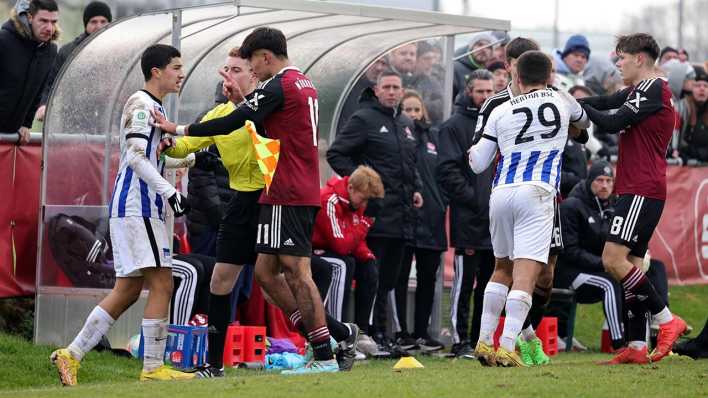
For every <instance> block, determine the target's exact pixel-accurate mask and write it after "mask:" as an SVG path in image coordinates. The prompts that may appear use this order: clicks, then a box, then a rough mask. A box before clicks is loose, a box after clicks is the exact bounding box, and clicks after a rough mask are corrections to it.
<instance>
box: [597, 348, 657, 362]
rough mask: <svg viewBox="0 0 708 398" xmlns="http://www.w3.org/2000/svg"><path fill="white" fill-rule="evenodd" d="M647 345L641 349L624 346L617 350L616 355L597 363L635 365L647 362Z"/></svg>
mask: <svg viewBox="0 0 708 398" xmlns="http://www.w3.org/2000/svg"><path fill="white" fill-rule="evenodd" d="M647 352H648V350H647V347H646V346H645V347H644V348H642V349H639V350H637V349H635V348H631V347H625V348H621V349H619V350H617V355H615V357H614V358H612V359H610V360H609V361H605V362H600V363H598V365H621V364H629V363H634V364H637V365H644V364H647V363H649V357H648V356H647Z"/></svg>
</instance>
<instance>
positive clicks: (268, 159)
mask: <svg viewBox="0 0 708 398" xmlns="http://www.w3.org/2000/svg"><path fill="white" fill-rule="evenodd" d="M246 129H247V130H248V133H249V134H250V135H251V141H253V148H254V149H255V151H256V160H257V161H258V168H260V169H261V173H263V179H264V180H265V186H266V193H268V191H269V190H270V184H271V183H272V182H273V176H274V175H275V169H276V168H277V167H278V159H279V158H280V140H274V139H271V138H266V137H263V136H261V135H259V134H258V132H257V131H256V126H255V125H254V124H253V123H252V122H251V121H248V122H246Z"/></svg>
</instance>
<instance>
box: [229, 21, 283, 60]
mask: <svg viewBox="0 0 708 398" xmlns="http://www.w3.org/2000/svg"><path fill="white" fill-rule="evenodd" d="M258 50H270V51H271V52H272V53H273V54H275V56H276V57H278V58H287V57H288V45H287V42H286V40H285V35H284V34H283V32H281V31H280V30H278V29H275V28H269V27H267V26H262V27H260V28H256V29H255V30H254V31H253V32H251V33H250V34H249V35H248V36H246V39H245V40H244V41H243V43H242V44H241V48H240V49H239V52H240V53H241V58H244V59H250V58H251V56H252V55H253V53H254V52H256V51H258Z"/></svg>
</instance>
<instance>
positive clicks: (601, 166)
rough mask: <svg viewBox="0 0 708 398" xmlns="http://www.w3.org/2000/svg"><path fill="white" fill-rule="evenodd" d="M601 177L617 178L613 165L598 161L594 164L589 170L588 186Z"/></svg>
mask: <svg viewBox="0 0 708 398" xmlns="http://www.w3.org/2000/svg"><path fill="white" fill-rule="evenodd" d="M599 176H607V177H613V178H614V176H615V174H614V171H613V170H612V165H611V164H610V163H609V162H607V161H606V160H597V161H595V162H594V163H593V164H592V166H590V170H588V184H592V182H593V181H595V179H596V178H597V177H599Z"/></svg>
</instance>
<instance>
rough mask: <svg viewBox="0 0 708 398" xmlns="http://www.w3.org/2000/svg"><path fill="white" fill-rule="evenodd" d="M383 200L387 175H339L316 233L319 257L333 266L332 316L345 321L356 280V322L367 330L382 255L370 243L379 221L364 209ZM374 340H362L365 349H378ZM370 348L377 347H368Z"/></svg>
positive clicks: (364, 169) (363, 169)
mask: <svg viewBox="0 0 708 398" xmlns="http://www.w3.org/2000/svg"><path fill="white" fill-rule="evenodd" d="M383 196H384V187H383V183H382V182H381V177H380V176H379V174H378V173H377V172H376V171H374V169H372V168H370V167H368V166H359V167H358V168H357V169H356V170H354V172H353V173H352V174H351V176H348V177H344V178H339V177H333V178H332V179H330V180H329V181H328V182H327V186H325V187H324V188H322V190H321V191H320V202H321V205H322V208H321V209H320V211H319V212H318V213H317V217H316V218H315V228H314V232H313V234H312V248H313V251H314V255H316V256H319V257H321V258H322V259H324V260H325V261H327V262H329V263H330V264H331V265H332V283H331V284H330V288H329V292H328V294H327V298H326V299H325V301H326V303H325V307H326V309H327V312H329V314H330V315H332V316H333V317H335V318H336V319H338V320H341V318H342V308H347V302H348V300H347V299H348V297H349V291H350V287H351V281H352V277H354V278H355V279H356V281H357V289H356V294H355V316H354V320H355V323H356V324H357V325H358V326H359V328H360V329H361V330H363V331H367V330H368V327H369V318H370V315H371V309H372V306H373V303H374V298H375V296H376V288H377V282H378V271H377V267H376V264H375V261H376V257H375V256H374V254H373V253H372V252H371V250H369V247H368V246H367V244H366V234H367V233H368V232H369V228H370V227H371V225H372V224H373V220H372V219H371V218H368V217H366V216H365V215H364V211H365V210H366V205H367V203H368V200H369V198H383ZM355 263H356V266H355ZM369 340H371V339H370V338H368V336H366V335H361V336H360V338H359V346H360V347H361V348H362V350H363V351H371V350H375V347H376V345H375V343H373V340H371V344H367V343H368V342H369ZM362 343H363V344H362ZM367 346H372V347H369V348H370V349H367Z"/></svg>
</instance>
